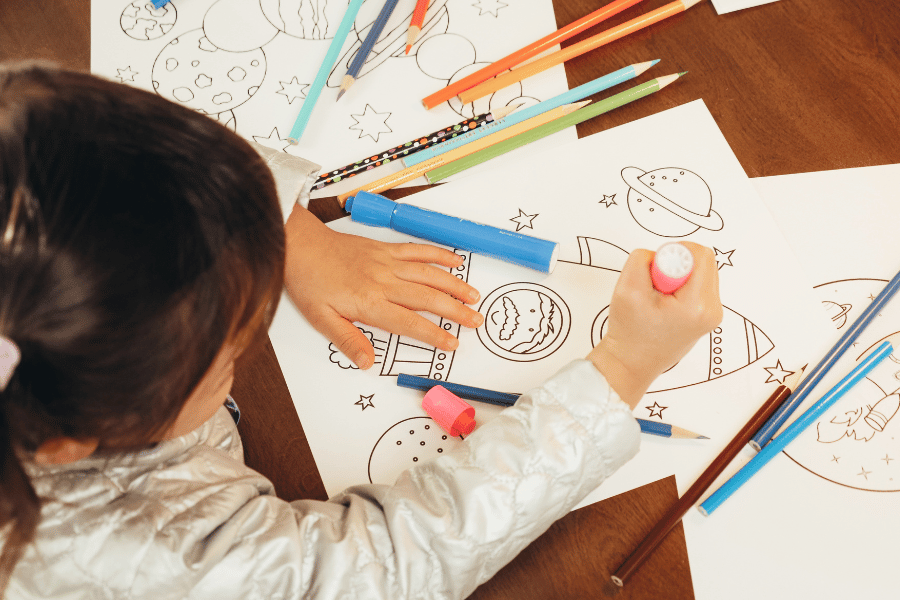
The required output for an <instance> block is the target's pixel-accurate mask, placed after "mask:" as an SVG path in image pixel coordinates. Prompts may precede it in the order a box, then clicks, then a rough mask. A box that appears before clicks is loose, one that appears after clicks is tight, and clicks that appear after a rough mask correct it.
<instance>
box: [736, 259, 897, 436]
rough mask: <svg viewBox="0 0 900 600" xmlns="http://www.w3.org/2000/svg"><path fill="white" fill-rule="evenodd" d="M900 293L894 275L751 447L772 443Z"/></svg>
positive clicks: (759, 434) (768, 423) (762, 428)
mask: <svg viewBox="0 0 900 600" xmlns="http://www.w3.org/2000/svg"><path fill="white" fill-rule="evenodd" d="M898 289H900V272H898V273H897V274H896V275H894V278H893V279H891V280H890V281H889V282H888V283H887V285H885V286H884V288H883V289H882V290H881V292H879V294H878V296H876V297H875V299H874V300H872V302H870V303H869V306H867V307H866V310H864V311H863V312H862V314H861V315H859V316H858V317H857V318H856V320H855V321H854V322H853V325H851V326H850V327H849V328H848V329H847V331H845V332H844V335H842V336H841V339H839V340H838V341H837V343H836V344H835V345H834V346H833V347H832V348H831V350H829V351H828V354H826V355H825V356H824V357H823V358H822V360H820V361H819V364H817V365H816V366H815V368H814V369H813V370H812V371H810V372H809V375H808V376H807V377H806V378H805V379H804V380H803V382H802V383H801V384H800V385H799V386H798V387H797V390H796V391H795V392H794V393H793V394H792V395H791V397H790V399H788V401H787V402H785V403H784V404H782V405H781V408H780V409H778V411H777V412H776V413H775V414H774V415H772V417H771V418H770V419H769V420H768V421H766V423H765V425H763V426H762V427H760V428H759V431H757V432H756V435H754V436H753V439H752V440H750V446H751V447H753V449H754V450H760V449H761V448H762V447H763V446H765V445H766V444H767V443H768V442H769V440H771V439H772V437H773V436H774V435H775V434H776V433H777V432H778V430H779V429H781V426H782V425H784V423H785V422H786V421H787V420H788V419H789V418H790V416H791V415H792V414H793V413H794V411H795V410H797V407H798V406H800V403H801V402H803V400H804V399H806V397H807V396H808V395H809V393H810V392H811V391H812V390H813V388H814V387H816V385H818V383H819V382H820V381H821V380H822V378H823V377H824V376H825V374H826V373H828V371H829V370H830V369H831V367H833V366H834V363H836V362H837V361H838V360H839V359H840V358H841V356H843V355H844V352H846V351H847V348H849V347H850V346H851V345H852V344H853V342H855V341H856V338H858V337H859V335H860V334H861V333H862V332H863V330H864V329H865V328H866V327H867V326H868V325H869V323H870V322H871V321H872V319H874V318H875V316H876V315H878V313H879V312H881V309H882V308H884V305H885V304H887V303H888V301H889V300H890V299H891V298H892V297H893V296H894V294H895V293H896V292H897V290H898Z"/></svg>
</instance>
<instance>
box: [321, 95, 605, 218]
mask: <svg viewBox="0 0 900 600" xmlns="http://www.w3.org/2000/svg"><path fill="white" fill-rule="evenodd" d="M589 103H590V100H584V101H582V102H575V103H573V104H565V105H563V106H559V107H557V108H554V109H553V110H548V111H547V112H545V113H542V114H539V115H537V116H536V117H532V118H530V119H527V120H525V121H522V122H521V123H517V124H515V125H513V126H512V127H507V128H506V129H501V130H500V131H498V132H497V133H492V134H491V135H488V136H485V137H483V138H481V139H478V140H475V141H474V142H469V143H468V144H465V145H463V146H460V147H459V148H456V149H455V150H451V151H450V152H445V153H444V154H439V155H438V156H435V157H434V158H431V159H429V160H426V161H424V162H420V163H419V164H417V165H413V166H411V167H407V168H406V169H403V170H402V171H399V172H397V173H394V174H393V175H389V176H387V177H382V178H381V179H379V180H377V181H373V182H372V183H369V184H367V185H364V186H362V187H360V188H357V189H355V190H353V191H350V192H346V193H344V194H341V195H340V196H338V202H340V205H341V207H342V208H343V206H344V204H345V203H346V202H347V198H350V197H352V196H356V193H357V192H359V191H360V190H365V191H367V192H372V193H373V194H380V193H381V192H383V191H385V190H389V189H391V188H394V187H397V186H398V185H400V184H403V183H406V182H407V181H412V180H413V179H415V178H417V177H421V176H422V175H424V174H425V173H427V172H428V171H430V170H432V169H436V168H437V167H440V166H441V165H445V164H447V163H450V162H453V161H454V160H457V159H459V158H462V157H464V156H468V155H469V154H472V153H475V152H478V151H479V150H483V149H485V148H487V147H489V146H493V145H494V144H498V143H500V142H502V141H504V140H507V139H509V138H511V137H514V136H516V135H519V134H520V133H523V132H525V131H528V130H530V129H534V128H535V127H540V126H541V125H544V124H546V123H549V122H551V121H554V120H556V119H559V118H561V117H564V116H566V115H568V114H570V113H573V112H575V111H576V110H578V109H579V108H581V107H582V106H585V105H587V104H589Z"/></svg>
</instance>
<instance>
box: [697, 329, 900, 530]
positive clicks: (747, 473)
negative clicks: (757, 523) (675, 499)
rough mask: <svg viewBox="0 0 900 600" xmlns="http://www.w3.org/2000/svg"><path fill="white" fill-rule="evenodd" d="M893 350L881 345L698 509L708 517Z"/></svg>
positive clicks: (887, 345)
mask: <svg viewBox="0 0 900 600" xmlns="http://www.w3.org/2000/svg"><path fill="white" fill-rule="evenodd" d="M893 350H894V347H893V346H892V345H891V343H890V342H882V343H881V345H880V346H878V348H876V349H875V351H874V352H872V354H870V355H869V356H867V357H866V359H865V360H864V361H862V362H861V363H859V364H858V365H856V368H854V369H853V370H852V371H850V374H849V375H847V376H846V377H844V378H843V379H842V380H841V381H840V383H838V384H837V385H836V386H834V387H833V388H831V389H830V390H828V392H827V393H826V394H825V395H824V396H822V397H821V398H820V399H819V400H817V401H816V403H815V404H813V405H812V406H811V407H810V408H809V409H808V410H807V411H806V412H804V413H803V414H802V415H800V417H798V418H797V420H796V421H794V422H793V423H791V424H790V425H789V426H788V428H787V429H785V430H784V432H783V433H782V434H781V435H779V436H778V437H776V438H775V439H774V440H772V441H771V442H769V443H768V444H766V445H765V447H764V448H763V449H762V450H760V451H759V453H758V454H757V455H756V456H754V457H753V458H752V459H750V462H748V463H747V464H746V465H744V466H743V467H741V470H740V471H738V472H737V473H735V474H734V475H733V476H732V477H731V479H729V480H728V481H726V482H725V483H724V484H722V486H721V487H720V488H719V489H717V490H716V491H715V492H713V493H712V495H710V496H709V498H707V499H706V500H704V501H703V503H702V504H700V506H699V507H698V510H699V511H700V512H701V513H702V514H704V515H706V516H709V515H711V514H712V513H713V511H714V510H716V509H717V508H719V506H721V505H722V503H723V502H725V500H727V499H728V498H729V497H730V496H731V495H732V494H733V493H734V492H736V491H737V489H738V488H739V487H741V486H742V485H744V484H745V483H746V482H747V481H748V480H749V479H750V478H751V477H753V475H755V474H756V473H757V472H759V470H760V469H761V468H762V467H763V466H765V465H766V463H768V462H769V461H770V460H772V459H773V458H774V457H775V456H776V455H778V454H780V453H781V451H782V450H784V448H785V447H786V446H787V445H788V444H790V443H791V441H792V440H794V439H795V438H796V437H797V436H798V435H800V433H801V432H803V430H805V429H806V428H807V427H809V426H810V425H812V424H813V423H815V422H816V421H817V420H818V419H819V417H821V416H822V414H823V413H824V412H825V411H826V410H828V409H829V408H831V407H832V406H833V405H834V403H835V402H837V401H838V400H840V399H841V398H842V397H843V396H844V394H846V393H847V392H848V391H849V390H850V389H851V388H852V387H853V386H854V385H856V384H857V383H859V382H860V381H862V379H863V378H864V377H865V376H866V375H868V374H869V373H870V372H871V371H872V369H874V368H875V367H877V366H878V365H879V364H881V363H882V362H883V361H884V359H886V358H887V357H888V356H890V354H891V352H893Z"/></svg>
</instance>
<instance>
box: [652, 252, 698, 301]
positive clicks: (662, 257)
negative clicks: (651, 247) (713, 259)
mask: <svg viewBox="0 0 900 600" xmlns="http://www.w3.org/2000/svg"><path fill="white" fill-rule="evenodd" d="M693 271H694V255H693V254H691V251H690V250H688V249H687V248H686V247H684V246H682V245H681V244H679V243H678V242H669V243H668V244H663V245H662V246H661V247H660V249H659V250H657V251H656V256H654V257H653V262H652V263H651V264H650V280H651V281H652V282H653V287H655V288H656V289H657V290H658V291H660V292H662V293H663V294H674V293H675V290H677V289H678V288H680V287H681V286H683V285H684V284H685V283H686V282H687V280H688V279H690V277H691V273H692V272H693Z"/></svg>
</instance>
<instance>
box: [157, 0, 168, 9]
mask: <svg viewBox="0 0 900 600" xmlns="http://www.w3.org/2000/svg"><path fill="white" fill-rule="evenodd" d="M168 3H169V0H153V8H162V7H163V6H165V5H166V4H168Z"/></svg>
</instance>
